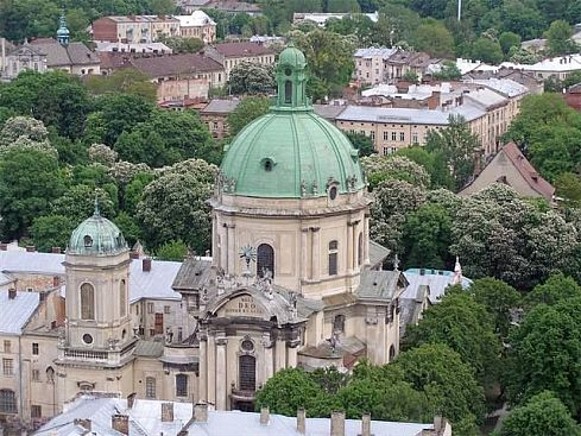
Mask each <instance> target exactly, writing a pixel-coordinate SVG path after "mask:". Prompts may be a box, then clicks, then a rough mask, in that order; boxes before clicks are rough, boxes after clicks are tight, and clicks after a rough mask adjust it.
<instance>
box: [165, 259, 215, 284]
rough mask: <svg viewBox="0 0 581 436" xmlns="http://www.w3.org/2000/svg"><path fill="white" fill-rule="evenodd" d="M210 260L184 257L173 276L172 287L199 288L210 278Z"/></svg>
mask: <svg viewBox="0 0 581 436" xmlns="http://www.w3.org/2000/svg"><path fill="white" fill-rule="evenodd" d="M211 267H212V261H210V260H202V259H198V258H192V259H186V260H184V262H183V263H182V264H181V267H180V269H179V271H178V273H177V274H176V276H175V279H174V281H173V284H172V287H173V288H174V289H179V290H200V289H202V286H203V285H204V283H207V281H208V280H209V278H210V273H211Z"/></svg>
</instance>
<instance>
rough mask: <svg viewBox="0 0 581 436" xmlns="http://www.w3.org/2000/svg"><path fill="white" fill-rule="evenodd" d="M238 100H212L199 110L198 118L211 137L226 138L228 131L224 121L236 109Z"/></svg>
mask: <svg viewBox="0 0 581 436" xmlns="http://www.w3.org/2000/svg"><path fill="white" fill-rule="evenodd" d="M239 103H240V100H238V99H236V100H216V99H214V100H212V101H210V103H208V105H207V106H206V107H204V108H203V109H201V110H200V118H201V119H202V121H204V122H205V123H206V124H207V125H208V129H209V130H210V133H211V134H212V136H213V137H214V138H216V139H223V138H225V137H227V136H228V133H229V129H228V123H227V121H226V119H227V118H228V115H229V114H230V113H231V112H232V111H233V110H234V109H236V107H237V106H238V104H239Z"/></svg>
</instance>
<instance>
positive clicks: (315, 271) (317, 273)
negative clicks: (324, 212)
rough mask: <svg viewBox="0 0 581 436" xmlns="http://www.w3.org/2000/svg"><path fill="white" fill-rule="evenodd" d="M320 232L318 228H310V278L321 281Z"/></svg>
mask: <svg viewBox="0 0 581 436" xmlns="http://www.w3.org/2000/svg"><path fill="white" fill-rule="evenodd" d="M319 230H321V228H320V227H311V232H312V236H311V238H312V239H311V278H312V279H313V280H320V279H321V233H320V232H319Z"/></svg>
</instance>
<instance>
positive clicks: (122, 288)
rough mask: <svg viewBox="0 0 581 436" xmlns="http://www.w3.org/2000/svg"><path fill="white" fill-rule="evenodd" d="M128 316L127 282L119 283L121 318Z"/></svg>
mask: <svg viewBox="0 0 581 436" xmlns="http://www.w3.org/2000/svg"><path fill="white" fill-rule="evenodd" d="M125 315H127V284H126V283H125V280H121V281H120V282H119V316H120V317H124V316H125Z"/></svg>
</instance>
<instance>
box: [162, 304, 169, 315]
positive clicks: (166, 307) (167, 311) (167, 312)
mask: <svg viewBox="0 0 581 436" xmlns="http://www.w3.org/2000/svg"><path fill="white" fill-rule="evenodd" d="M170 312H171V307H170V306H163V313H165V314H166V315H169V314H170Z"/></svg>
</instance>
